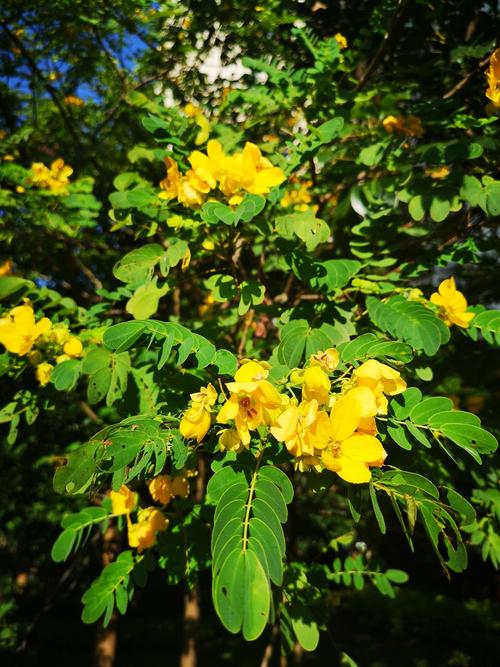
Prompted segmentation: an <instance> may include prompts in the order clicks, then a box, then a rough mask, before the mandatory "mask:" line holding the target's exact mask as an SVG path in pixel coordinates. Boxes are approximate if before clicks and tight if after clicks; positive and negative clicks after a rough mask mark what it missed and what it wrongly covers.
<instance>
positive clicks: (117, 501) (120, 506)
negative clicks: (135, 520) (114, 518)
mask: <svg viewBox="0 0 500 667" xmlns="http://www.w3.org/2000/svg"><path fill="white" fill-rule="evenodd" d="M109 497H110V499H111V507H112V511H113V514H130V513H131V512H133V511H134V509H135V506H136V505H137V493H134V492H133V491H131V490H130V489H129V488H128V486H126V485H125V484H122V485H121V487H120V490H119V491H110V493H109Z"/></svg>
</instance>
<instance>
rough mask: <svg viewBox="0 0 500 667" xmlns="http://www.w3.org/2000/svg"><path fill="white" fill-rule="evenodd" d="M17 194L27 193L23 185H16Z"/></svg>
mask: <svg viewBox="0 0 500 667" xmlns="http://www.w3.org/2000/svg"><path fill="white" fill-rule="evenodd" d="M16 192H17V193H18V194H20V195H22V194H23V192H26V190H25V188H23V186H22V185H16Z"/></svg>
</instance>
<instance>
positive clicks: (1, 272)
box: [0, 259, 14, 276]
mask: <svg viewBox="0 0 500 667" xmlns="http://www.w3.org/2000/svg"><path fill="white" fill-rule="evenodd" d="M13 266H14V265H13V264H12V260H11V259H7V260H5V262H4V263H3V264H0V276H10V274H11V273H12V267H13Z"/></svg>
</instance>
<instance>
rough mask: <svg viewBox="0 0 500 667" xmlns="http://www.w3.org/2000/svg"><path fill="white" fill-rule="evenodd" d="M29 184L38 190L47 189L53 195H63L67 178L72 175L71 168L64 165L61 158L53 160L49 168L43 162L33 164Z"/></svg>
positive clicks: (65, 190) (67, 181) (66, 189)
mask: <svg viewBox="0 0 500 667" xmlns="http://www.w3.org/2000/svg"><path fill="white" fill-rule="evenodd" d="M31 172H32V176H31V179H30V180H31V183H33V185H36V186H38V187H39V188H43V189H48V190H50V191H51V192H52V193H53V194H55V195H63V194H66V193H67V191H68V185H69V177H70V176H71V174H72V173H73V169H72V167H70V166H69V165H67V164H64V160H63V159H62V158H58V159H57V160H54V162H52V164H51V165H50V167H47V166H46V165H44V164H43V162H33V164H32V165H31Z"/></svg>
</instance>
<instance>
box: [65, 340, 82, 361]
mask: <svg viewBox="0 0 500 667" xmlns="http://www.w3.org/2000/svg"><path fill="white" fill-rule="evenodd" d="M63 351H64V354H67V355H68V357H71V358H72V359H76V358H78V357H81V355H82V351H83V345H82V341H81V340H80V339H79V338H77V337H76V336H71V337H70V339H69V340H68V341H67V342H66V343H65V344H64V347H63Z"/></svg>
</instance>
